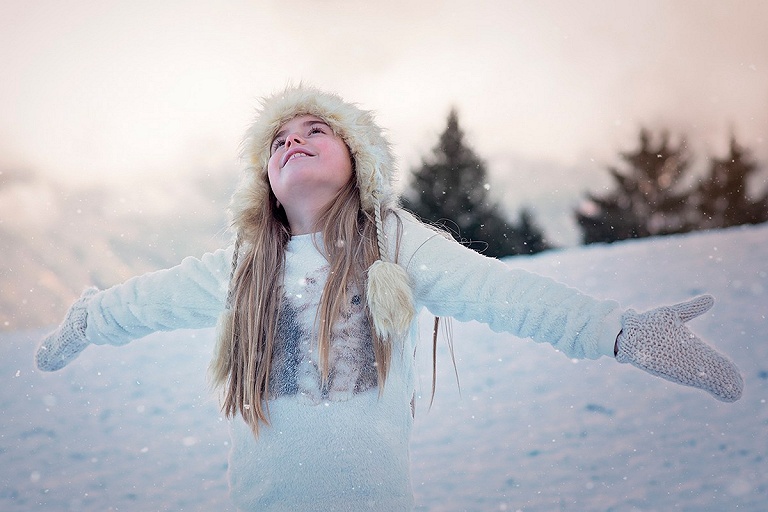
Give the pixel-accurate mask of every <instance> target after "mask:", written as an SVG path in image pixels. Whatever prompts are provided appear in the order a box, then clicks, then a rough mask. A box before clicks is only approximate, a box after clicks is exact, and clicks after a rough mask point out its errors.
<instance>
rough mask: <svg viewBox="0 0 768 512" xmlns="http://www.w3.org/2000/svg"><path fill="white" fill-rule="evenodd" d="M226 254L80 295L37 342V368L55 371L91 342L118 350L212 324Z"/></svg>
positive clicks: (221, 296) (222, 294)
mask: <svg viewBox="0 0 768 512" xmlns="http://www.w3.org/2000/svg"><path fill="white" fill-rule="evenodd" d="M232 250H233V249H232V248H229V249H226V250H225V249H221V250H218V251H216V252H213V253H208V254H206V255H204V256H203V257H202V258H186V259H185V260H184V261H182V262H181V263H180V264H179V265H177V266H175V267H172V268H169V269H166V270H160V271H157V272H151V273H148V274H144V275H142V276H138V277H134V278H131V279H129V280H128V281H126V282H125V283H122V284H120V285H117V286H113V287H111V288H109V289H107V290H103V291H98V290H96V289H95V288H91V289H88V290H86V292H85V293H84V294H83V295H82V296H81V297H80V298H79V299H78V300H77V301H76V302H75V303H74V304H73V305H72V307H71V308H70V309H69V311H68V312H67V315H66V317H65V319H64V321H63V322H62V324H61V325H60V326H59V327H58V329H56V330H55V331H54V332H52V333H51V334H49V335H48V336H47V337H46V338H45V339H44V340H43V342H42V343H41V345H40V347H39V348H38V352H37V356H36V361H37V365H38V367H39V368H40V369H41V370H46V371H54V370H58V369H60V368H62V367H64V366H65V365H66V364H68V363H69V362H70V361H72V360H73V359H74V358H75V357H77V356H78V355H79V354H80V352H82V351H83V350H84V349H85V348H86V347H87V346H88V345H89V344H91V343H93V344H99V345H101V344H111V345H123V344H125V343H128V342H129V341H131V340H134V339H137V338H141V337H143V336H146V335H147V334H150V333H152V332H155V331H169V330H173V329H182V328H202V327H212V326H214V325H216V321H217V319H218V317H219V315H220V313H221V311H222V310H223V308H224V302H225V299H226V294H227V280H228V277H229V268H230V264H231V260H232Z"/></svg>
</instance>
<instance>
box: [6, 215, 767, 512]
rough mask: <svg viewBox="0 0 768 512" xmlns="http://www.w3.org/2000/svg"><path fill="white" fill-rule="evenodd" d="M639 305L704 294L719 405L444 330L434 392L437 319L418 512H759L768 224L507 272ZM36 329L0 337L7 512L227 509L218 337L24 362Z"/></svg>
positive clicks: (567, 254) (618, 371) (425, 396)
mask: <svg viewBox="0 0 768 512" xmlns="http://www.w3.org/2000/svg"><path fill="white" fill-rule="evenodd" d="M508 261H509V264H510V265H516V266H521V267H524V268H527V269H530V270H532V271H535V272H538V273H541V274H546V275H551V276H553V277H555V278H557V279H559V280H561V281H563V282H565V283H567V284H570V285H572V286H575V287H577V288H579V289H581V290H583V291H585V292H587V293H590V294H592V295H595V296H599V297H606V298H614V299H617V300H619V301H621V302H622V303H623V304H624V305H625V306H627V307H633V308H635V309H638V310H644V309H646V308H650V307H653V306H655V305H661V304H667V303H674V302H678V301H681V300H685V299H687V298H689V297H691V296H693V295H697V294H701V293H712V294H713V295H715V297H716V299H717V302H716V304H715V307H714V308H713V309H712V310H711V311H710V312H709V313H707V314H706V315H704V316H702V317H700V318H698V319H695V320H694V321H692V323H691V327H692V328H693V329H694V330H695V331H696V332H697V333H698V334H700V335H701V336H702V337H703V338H705V339H708V340H710V341H711V342H713V343H715V344H716V345H717V346H718V347H719V348H720V350H722V351H723V352H726V353H728V354H729V355H730V356H731V357H732V358H733V359H734V360H735V361H736V362H737V364H738V365H739V366H740V367H741V369H742V372H743V374H744V377H745V381H746V388H745V392H744V396H743V398H742V399H741V400H740V401H739V402H737V403H735V404H723V403H720V402H718V401H716V400H714V399H712V398H711V397H709V395H707V394H705V393H703V392H700V391H697V390H691V389H687V388H682V387H679V386H675V385H673V384H671V383H668V382H666V381H663V380H660V379H656V378H653V377H651V376H648V375H646V374H644V373H643V372H641V371H639V370H636V369H634V368H632V367H629V366H626V365H619V364H617V363H615V362H614V361H611V360H609V359H607V358H603V359H601V360H598V361H578V362H577V361H571V360H569V359H567V358H565V357H563V356H562V355H561V354H558V353H556V352H555V351H554V350H553V349H552V348H551V347H550V346H548V345H546V346H545V345H537V344H535V343H532V342H529V341H523V340H518V339H515V338H513V337H512V336H510V335H505V334H496V333H493V332H492V331H490V330H489V329H487V328H486V327H485V326H483V325H480V324H476V323H459V322H453V323H452V331H453V339H454V341H455V353H456V359H457V361H456V362H457V368H458V373H459V378H460V392H459V389H458V388H457V384H456V379H455V376H454V375H453V366H452V364H451V360H450V356H449V355H448V351H447V349H446V348H445V344H441V346H440V349H439V353H438V366H439V369H438V375H437V384H438V389H437V395H436V397H435V403H434V405H433V407H432V408H431V410H428V405H429V391H430V383H431V374H430V370H429V366H430V358H431V354H430V347H429V345H430V333H429V331H430V329H431V325H432V321H431V317H430V316H429V315H428V314H426V313H425V314H424V315H423V316H422V324H423V329H424V333H423V343H422V347H421V349H420V351H419V353H418V359H419V365H420V367H421V369H422V371H421V372H420V382H419V392H420V396H419V397H418V401H417V411H416V424H415V430H414V439H413V444H412V461H413V482H414V488H415V492H416V499H417V510H422V511H461V510H467V511H491V510H524V511H538V510H541V511H551V510H570V511H587V510H622V511H623V510H638V511H640V510H642V511H651V510H658V511H664V510H673V509H674V510H696V511H708V510H712V511H722V510H743V511H758V510H765V507H766V503H768V403H766V400H768V344H767V343H766V341H767V340H766V333H767V332H768V322H767V321H766V315H768V264H767V263H766V262H768V226H757V227H748V228H737V229H731V230H726V231H719V232H708V233H695V234H690V235H686V236H677V237H665V238H657V239H646V240H640V241H630V242H625V243H620V244H614V245H611V246H588V247H580V248H575V249H569V250H563V251H555V252H548V253H544V254H540V255H537V256H533V257H517V258H513V259H510V260H508ZM43 332H44V331H17V332H12V333H2V334H0V374H1V375H2V378H3V386H2V391H0V410H2V415H3V429H2V435H0V510H4V511H8V512H15V511H27V510H56V511H65V510H77V511H96V510H98V511H105V510H114V511H134V510H142V511H212V510H216V511H227V510H231V506H230V505H229V502H228V498H227V489H226V457H227V450H228V446H227V433H226V425H225V422H224V421H223V420H222V419H221V417H220V415H219V414H218V411H217V407H216V403H215V400H214V399H213V398H212V397H211V396H210V394H209V392H208V390H207V386H206V380H205V371H206V365H207V362H208V358H209V355H210V353H211V347H212V332H211V331H180V332H174V333H162V334H156V335H152V336H149V337H147V338H145V339H143V340H139V341H136V342H134V343H132V344H130V345H128V346H125V347H121V348H115V347H93V348H90V349H88V350H87V351H86V352H85V353H84V354H83V356H82V357H81V358H80V359H78V360H77V361H76V362H74V363H73V364H72V365H70V366H69V367H67V368H66V369H65V370H63V371H61V372H58V373H55V374H42V373H39V372H37V371H35V370H34V369H33V366H32V355H33V352H34V348H35V346H36V344H37V342H38V340H39V338H40V336H41V334H42V333H43Z"/></svg>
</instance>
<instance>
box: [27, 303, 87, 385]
mask: <svg viewBox="0 0 768 512" xmlns="http://www.w3.org/2000/svg"><path fill="white" fill-rule="evenodd" d="M98 291H99V290H98V289H97V288H88V289H86V290H85V291H84V292H83V294H82V295H81V296H80V298H79V299H77V300H76V301H75V303H74V304H72V306H71V307H70V308H69V311H67V316H65V317H64V321H63V322H62V323H61V325H60V326H59V327H58V328H57V329H56V330H55V331H53V332H52V333H51V334H49V335H48V336H46V337H45V338H44V339H43V341H42V343H41V344H40V346H39V347H38V348H37V354H36V355H35V362H36V363H37V367H38V368H39V369H41V370H43V371H46V372H54V371H56V370H60V369H62V368H64V367H65V366H66V365H68V364H69V363H70V362H72V360H74V359H75V358H76V357H77V356H78V355H80V352H82V351H83V350H85V347H87V346H88V345H89V341H88V340H87V339H85V325H86V317H87V315H88V313H87V310H86V307H87V306H88V301H89V300H90V298H91V297H93V296H94V295H95V294H96V293H97V292H98Z"/></svg>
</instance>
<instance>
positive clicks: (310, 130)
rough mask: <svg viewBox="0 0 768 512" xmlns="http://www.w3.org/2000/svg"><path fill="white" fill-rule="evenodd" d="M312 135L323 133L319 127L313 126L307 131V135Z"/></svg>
mask: <svg viewBox="0 0 768 512" xmlns="http://www.w3.org/2000/svg"><path fill="white" fill-rule="evenodd" d="M313 133H325V132H324V131H323V129H322V127H320V125H314V126H313V127H312V128H310V129H309V135H312V134H313Z"/></svg>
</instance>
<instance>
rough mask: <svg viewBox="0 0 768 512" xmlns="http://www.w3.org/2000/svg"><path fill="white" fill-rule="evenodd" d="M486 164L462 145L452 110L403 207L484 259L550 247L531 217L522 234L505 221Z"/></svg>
mask: <svg viewBox="0 0 768 512" xmlns="http://www.w3.org/2000/svg"><path fill="white" fill-rule="evenodd" d="M489 190H490V185H489V184H488V178H487V176H486V167H485V163H484V162H483V161H482V160H481V159H480V158H479V157H478V156H477V155H476V154H475V152H474V151H473V150H472V148H470V147H469V146H468V145H467V144H466V143H465V141H464V132H463V131H462V129H461V127H460V126H459V118H458V114H457V112H456V110H455V109H451V111H450V113H449V114H448V120H447V125H446V128H445V131H443V133H442V134H441V135H440V139H439V141H438V143H437V145H436V146H435V147H434V148H433V149H432V156H431V158H430V159H428V160H427V159H424V160H423V161H422V165H421V167H420V168H418V169H416V170H414V172H413V180H412V183H411V186H410V188H409V189H408V190H406V191H405V193H404V195H403V206H404V207H405V208H407V209H409V210H410V211H412V212H413V213H415V214H416V215H417V216H419V217H421V218H422V219H423V220H424V221H426V222H431V223H434V224H438V225H442V226H443V227H445V228H446V229H447V230H448V231H450V232H452V234H453V235H454V238H456V239H457V240H459V241H460V242H462V243H464V244H466V245H468V246H469V247H470V248H472V249H474V250H476V251H478V252H482V253H484V254H486V255H487V256H492V257H500V256H507V255H513V254H524V253H532V252H538V251H541V250H545V249H548V248H549V247H548V245H547V244H546V242H545V241H544V236H543V234H542V233H541V232H540V231H538V228H537V227H536V226H535V224H534V223H533V221H532V219H531V216H530V214H529V213H526V217H525V221H526V224H525V226H524V227H525V229H526V230H527V231H526V232H525V233H522V232H519V231H518V229H517V228H516V227H515V226H514V225H513V224H511V223H510V222H508V221H507V220H506V219H505V217H504V215H503V213H502V210H501V208H500V207H499V205H498V204H497V203H495V202H494V201H493V200H492V199H491V197H490V193H489Z"/></svg>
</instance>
